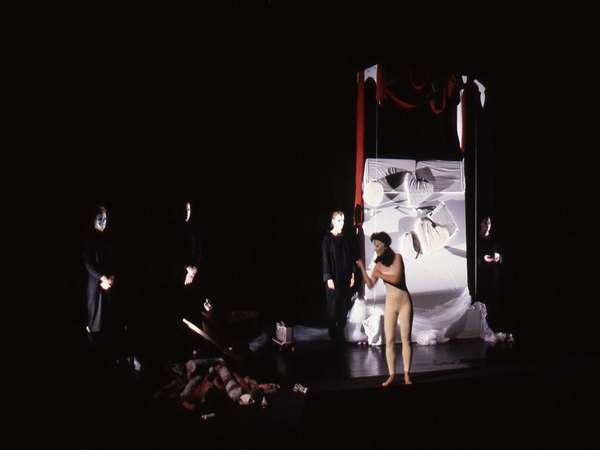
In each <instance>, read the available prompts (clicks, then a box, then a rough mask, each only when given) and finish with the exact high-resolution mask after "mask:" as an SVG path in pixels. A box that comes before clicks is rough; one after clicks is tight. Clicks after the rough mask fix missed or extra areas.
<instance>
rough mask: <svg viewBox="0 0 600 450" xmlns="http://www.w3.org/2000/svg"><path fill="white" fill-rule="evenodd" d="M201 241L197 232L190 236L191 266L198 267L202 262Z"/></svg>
mask: <svg viewBox="0 0 600 450" xmlns="http://www.w3.org/2000/svg"><path fill="white" fill-rule="evenodd" d="M202 257H203V255H202V239H200V236H199V233H198V231H196V232H195V233H194V234H193V235H192V261H191V262H192V265H193V266H195V267H200V263H201V262H202Z"/></svg>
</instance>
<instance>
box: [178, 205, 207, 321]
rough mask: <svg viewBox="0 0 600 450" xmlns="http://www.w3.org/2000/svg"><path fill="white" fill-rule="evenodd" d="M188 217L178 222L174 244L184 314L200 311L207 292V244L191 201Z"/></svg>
mask: <svg viewBox="0 0 600 450" xmlns="http://www.w3.org/2000/svg"><path fill="white" fill-rule="evenodd" d="M184 213H185V215H184V220H183V221H181V222H180V223H179V224H178V227H177V236H176V242H175V246H174V260H173V270H174V273H173V277H174V282H175V285H176V287H177V291H178V292H179V293H180V302H181V303H180V305H179V309H180V313H183V314H189V313H192V314H194V313H195V314H198V313H199V312H200V310H201V308H202V307H203V302H204V299H203V294H205V293H206V287H205V286H203V284H205V280H206V277H205V274H206V273H205V272H206V267H205V264H204V254H203V246H202V241H201V237H200V230H199V228H198V225H197V224H196V223H195V221H194V220H193V219H192V217H193V216H192V205H191V202H186V203H185V210H184Z"/></svg>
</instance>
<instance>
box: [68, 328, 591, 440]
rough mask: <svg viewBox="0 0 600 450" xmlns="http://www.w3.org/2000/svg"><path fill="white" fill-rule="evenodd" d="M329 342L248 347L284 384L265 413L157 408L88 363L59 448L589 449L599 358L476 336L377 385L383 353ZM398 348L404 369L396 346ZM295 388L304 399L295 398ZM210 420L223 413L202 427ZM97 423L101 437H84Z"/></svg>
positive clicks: (251, 365)
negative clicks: (408, 376) (409, 379)
mask: <svg viewBox="0 0 600 450" xmlns="http://www.w3.org/2000/svg"><path fill="white" fill-rule="evenodd" d="M325 335H326V332H325V330H321V329H317V328H310V327H296V329H295V336H296V338H297V342H296V344H295V347H294V351H289V350H284V351H282V350H280V349H279V348H278V347H277V346H276V345H275V344H273V343H272V342H271V341H270V338H269V339H266V337H264V336H263V337H262V338H259V339H258V340H257V341H255V342H254V343H253V344H254V346H253V348H254V349H255V351H254V352H253V353H251V354H250V356H249V358H248V361H247V363H246V364H245V368H246V370H247V373H248V374H250V375H252V376H253V377H254V378H256V379H257V380H258V381H259V382H276V383H279V384H280V385H281V389H280V391H279V392H278V393H276V394H274V395H273V396H270V397H267V399H268V405H267V407H265V408H261V407H260V406H259V405H251V406H248V407H241V406H237V405H233V404H231V405H230V406H229V407H225V408H220V409H218V410H213V411H208V410H200V411H198V412H195V413H189V412H184V411H182V410H180V409H177V408H174V407H172V406H169V405H166V404H164V403H161V402H157V401H156V400H154V399H153V398H152V391H153V389H154V388H155V387H156V386H152V385H151V383H148V382H146V380H144V379H143V377H140V376H139V374H138V375H137V376H132V375H131V374H130V373H128V372H125V371H120V370H114V369H113V370H110V371H102V370H99V369H98V367H97V366H94V363H93V362H92V361H89V366H88V369H89V371H88V375H89V378H88V380H87V382H84V383H81V385H78V389H80V390H81V389H85V388H87V389H89V390H88V391H87V392H84V391H83V390H82V391H81V394H82V395H81V398H80V400H81V401H80V402H79V403H78V408H79V409H78V411H80V412H81V414H77V413H75V414H73V417H71V418H70V421H69V423H70V424H71V426H70V430H71V431H70V432H68V433H66V434H64V435H62V436H61V438H62V439H64V441H61V442H64V443H65V444H71V443H76V446H77V444H82V445H83V444H85V445H84V447H85V448H125V447H127V448H138V447H147V446H148V445H151V447H152V448H265V446H269V447H270V446H277V447H279V448H328V449H329V448H386V447H387V446H389V445H390V442H391V443H392V444H393V445H395V446H402V447H404V448H500V447H502V448H589V445H588V444H587V441H588V439H590V438H591V432H592V430H594V428H593V426H592V424H593V423H595V418H594V417H595V416H594V415H593V414H589V413H588V412H587V409H589V408H592V407H593V408H595V407H596V405H597V401H598V399H599V398H598V390H597V388H596V382H597V375H598V372H597V370H596V365H595V363H596V360H595V358H594V357H593V356H592V355H589V354H585V353H582V354H575V353H573V354H565V353H560V354H559V353H557V354H556V355H554V356H551V357H549V356H544V357H541V356H534V353H532V352H531V351H530V350H526V349H525V348H524V347H522V346H520V343H519V342H518V341H517V342H516V344H515V345H514V346H512V347H508V346H503V345H496V346H491V345H489V344H487V343H485V342H484V341H483V340H479V339H473V340H457V341H450V342H448V343H446V344H440V345H436V346H418V345H414V347H413V373H414V383H415V384H413V385H412V386H405V385H402V384H400V383H398V384H396V385H394V386H392V387H390V388H388V389H382V388H380V387H379V385H380V383H381V381H382V380H383V379H384V377H385V376H386V373H387V370H386V363H385V347H359V346H357V345H356V344H345V345H341V346H340V345H337V346H336V345H334V344H333V343H332V342H331V341H329V340H328V339H327V338H326V337H325ZM251 347H252V346H251ZM397 352H398V369H401V358H400V352H401V346H400V345H399V344H398V347H397ZM546 355H547V354H546ZM84 376H87V375H84ZM296 383H302V384H303V385H305V386H306V387H308V393H307V394H306V395H304V394H301V393H297V392H293V390H292V388H293V386H294V384H296ZM82 407H83V409H82ZM208 412H214V413H216V416H215V417H213V418H210V419H208V420H203V419H202V418H201V416H200V415H201V414H202V413H208ZM95 427H96V428H97V427H101V428H102V429H103V430H106V432H103V433H100V434H98V433H94V435H93V437H92V438H91V440H90V437H89V436H88V437H87V438H86V437H85V436H87V435H86V429H88V430H93V429H95ZM59 441H60V439H59ZM88 444H89V445H88ZM190 445H192V446H191V447H190Z"/></svg>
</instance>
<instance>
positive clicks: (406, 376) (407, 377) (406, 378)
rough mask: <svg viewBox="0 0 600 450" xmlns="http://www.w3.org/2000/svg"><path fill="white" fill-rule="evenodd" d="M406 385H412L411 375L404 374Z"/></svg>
mask: <svg viewBox="0 0 600 450" xmlns="http://www.w3.org/2000/svg"><path fill="white" fill-rule="evenodd" d="M404 384H412V380H411V379H410V375H408V374H404Z"/></svg>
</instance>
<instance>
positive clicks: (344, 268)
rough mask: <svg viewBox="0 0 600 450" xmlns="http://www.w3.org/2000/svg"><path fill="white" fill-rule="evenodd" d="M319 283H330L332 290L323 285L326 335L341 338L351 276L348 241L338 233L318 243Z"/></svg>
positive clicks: (344, 323)
mask: <svg viewBox="0 0 600 450" xmlns="http://www.w3.org/2000/svg"><path fill="white" fill-rule="evenodd" d="M321 259H322V265H323V281H324V282H325V283H327V280H330V279H331V280H333V282H334V285H335V289H333V290H332V289H329V288H328V287H327V284H326V285H325V293H326V297H327V319H328V324H329V336H330V337H331V338H332V339H333V340H338V341H341V340H343V339H344V328H345V326H346V316H347V314H348V310H349V309H350V303H351V297H352V289H351V288H350V279H351V278H352V274H353V273H354V264H355V263H354V261H355V257H354V251H353V246H352V245H351V244H350V241H349V240H348V239H347V238H346V237H345V236H343V235H342V234H340V235H337V236H334V235H332V234H331V233H327V234H326V235H325V236H324V237H323V241H322V244H321Z"/></svg>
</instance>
